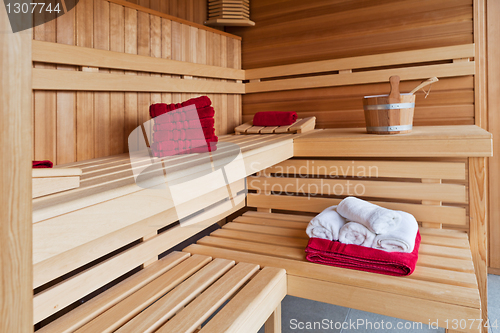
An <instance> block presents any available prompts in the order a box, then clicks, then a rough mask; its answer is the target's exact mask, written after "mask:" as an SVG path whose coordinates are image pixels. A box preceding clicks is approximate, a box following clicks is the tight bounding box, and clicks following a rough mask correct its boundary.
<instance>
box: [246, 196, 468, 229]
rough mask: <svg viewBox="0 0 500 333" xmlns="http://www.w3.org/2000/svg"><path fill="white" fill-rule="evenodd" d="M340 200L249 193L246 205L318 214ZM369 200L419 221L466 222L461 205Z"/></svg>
mask: <svg viewBox="0 0 500 333" xmlns="http://www.w3.org/2000/svg"><path fill="white" fill-rule="evenodd" d="M340 201H341V199H331V198H320V197H299V196H285V195H269V194H267V195H266V194H262V193H261V194H253V193H249V194H248V198H247V205H248V206H249V207H258V208H269V209H278V210H289V211H298V212H310V213H316V214H318V213H320V212H321V211H322V210H323V209H325V208H327V207H330V206H332V205H337V204H338V203H339V202H340ZM371 202H373V203H375V204H377V205H380V206H382V207H386V208H389V209H394V210H402V211H406V212H408V213H410V214H413V215H414V216H415V218H416V219H417V221H419V222H435V223H443V224H450V225H457V226H465V225H466V223H467V215H466V209H465V208H463V207H454V206H425V205H419V204H412V203H399V202H385V201H373V200H372V201H371Z"/></svg>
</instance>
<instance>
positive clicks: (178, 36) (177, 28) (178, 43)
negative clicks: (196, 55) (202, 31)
mask: <svg viewBox="0 0 500 333" xmlns="http://www.w3.org/2000/svg"><path fill="white" fill-rule="evenodd" d="M174 2H176V1H171V2H170V4H171V6H172V3H174ZM182 39H183V38H182V24H181V23H179V22H175V21H172V60H182ZM172 77H173V78H176V77H177V78H178V77H179V76H177V75H172ZM180 102H182V95H181V94H179V93H172V103H180Z"/></svg>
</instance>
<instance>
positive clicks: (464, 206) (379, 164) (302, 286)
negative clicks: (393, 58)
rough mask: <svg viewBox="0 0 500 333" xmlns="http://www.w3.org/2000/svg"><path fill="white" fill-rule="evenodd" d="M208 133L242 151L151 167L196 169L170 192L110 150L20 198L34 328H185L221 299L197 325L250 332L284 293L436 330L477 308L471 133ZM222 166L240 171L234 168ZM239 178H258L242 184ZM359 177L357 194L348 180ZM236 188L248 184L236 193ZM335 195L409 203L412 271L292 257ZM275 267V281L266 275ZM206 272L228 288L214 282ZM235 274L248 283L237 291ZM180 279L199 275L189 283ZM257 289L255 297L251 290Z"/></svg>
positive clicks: (486, 142) (274, 310)
mask: <svg viewBox="0 0 500 333" xmlns="http://www.w3.org/2000/svg"><path fill="white" fill-rule="evenodd" d="M457 131H458V133H457ZM221 143H227V144H229V143H233V144H235V145H236V146H238V147H239V148H238V149H239V152H240V153H239V155H238V156H240V155H241V159H235V158H234V157H228V156H229V155H231V154H230V152H232V151H233V148H234V146H232V145H224V144H220V150H218V155H214V156H213V158H212V159H210V162H209V163H208V164H204V162H203V160H204V158H203V156H202V155H190V156H176V157H174V158H173V159H172V160H170V161H169V163H164V162H165V161H162V163H163V164H162V167H161V168H160V170H161V171H162V172H165V173H167V174H168V175H169V177H170V178H168V177H167V179H169V180H172V181H173V183H176V182H181V181H185V180H192V178H190V177H188V176H190V175H196V176H199V177H209V178H206V179H205V178H200V179H202V181H201V182H199V181H198V182H194V183H189V182H188V183H187V184H191V187H188V185H186V188H185V190H186V191H184V192H182V193H181V194H182V195H181V196H180V199H179V198H177V199H178V200H177V201H175V199H176V198H174V196H173V195H172V193H170V192H169V191H168V190H166V189H163V190H162V189H161V187H158V186H157V185H158V184H156V183H153V184H152V185H151V188H143V187H140V186H138V185H137V184H136V183H135V181H134V179H135V178H134V172H133V169H134V168H136V167H138V168H143V167H144V163H145V164H146V165H147V164H148V163H150V162H151V159H150V158H149V156H148V157H145V159H144V160H140V161H135V162H137V164H136V163H132V164H131V163H130V160H129V158H128V156H126V155H120V156H112V157H106V158H101V159H96V160H91V161H82V162H78V163H73V164H69V165H67V166H66V167H79V168H81V169H82V171H83V174H82V177H81V186H80V187H79V188H78V189H74V190H70V191H67V192H64V193H58V194H53V195H49V196H46V197H41V198H37V199H35V200H34V201H33V207H34V225H33V251H34V252H33V258H34V279H33V281H34V285H33V287H34V289H35V296H34V323H35V324H36V327H37V328H38V327H41V329H40V331H41V332H73V331H75V330H76V331H80V332H83V331H89V332H96V331H104V332H106V331H113V330H116V329H120V330H121V331H127V330H128V329H131V330H132V331H134V330H135V331H137V329H138V330H139V331H142V330H144V331H154V330H155V329H157V328H162V327H164V326H163V325H166V326H165V327H170V325H174V324H175V323H176V322H180V321H182V324H183V325H187V326H183V327H182V328H179V330H180V331H189V332H191V331H195V330H196V329H197V328H198V327H199V325H200V323H202V322H204V321H205V320H206V319H207V318H208V317H209V316H210V315H211V314H212V313H214V312H215V310H216V309H217V307H218V306H219V305H220V304H222V303H224V302H225V301H227V300H228V299H229V298H231V296H233V295H234V297H233V298H232V300H231V301H229V303H228V304H226V306H225V307H224V308H223V309H222V310H221V311H220V312H219V314H217V315H216V316H215V317H214V318H212V320H211V321H210V322H209V323H208V324H206V326H204V327H203V328H202V332H206V331H210V332H221V331H234V332H240V331H242V330H243V328H242V327H245V329H244V331H249V332H252V331H256V330H258V329H259V327H260V325H261V324H262V323H263V322H264V321H265V320H266V318H268V317H269V319H268V321H267V327H268V328H269V330H270V331H271V332H273V331H275V332H278V331H279V327H280V324H279V317H280V316H279V311H280V310H279V302H280V301H281V298H283V296H284V295H285V294H286V293H287V294H289V295H294V296H299V297H304V298H309V299H313V300H318V301H322V302H327V303H333V304H338V305H342V306H347V307H352V308H356V309H360V310H365V311H371V312H376V313H380V314H384V315H389V316H394V317H398V318H402V319H408V320H413V321H422V322H424V323H428V321H429V320H431V321H432V322H435V321H436V320H439V325H441V326H443V325H445V324H446V322H445V321H444V320H446V319H448V320H449V323H451V320H453V319H467V320H470V319H480V318H481V316H484V315H485V314H486V312H485V307H484V304H486V303H485V302H486V298H485V296H484V295H483V293H484V291H485V287H486V275H485V270H486V269H485V262H484V260H483V259H484V258H482V254H481V253H484V252H483V251H485V248H484V244H482V241H481V239H485V238H484V235H485V225H484V221H485V220H484V217H482V215H481V214H482V213H481V212H484V205H485V204H484V201H483V200H482V199H481V195H484V187H483V186H484V185H482V184H483V183H482V182H483V181H484V179H483V178H482V175H483V174H484V160H485V158H484V157H481V156H488V155H489V154H490V152H491V135H490V134H489V133H487V132H486V131H483V130H481V129H479V128H478V127H475V126H450V127H421V128H416V129H415V130H414V132H413V133H412V134H410V135H401V136H397V137H390V138H388V137H386V136H369V135H366V134H364V129H351V130H317V131H314V132H312V133H311V134H303V135H262V136H241V135H239V136H226V137H222V138H221ZM348 147H354V148H355V149H354V150H349V149H347V148H348ZM409 147H410V148H411V149H409ZM228 154H229V155H228ZM356 154H357V155H356ZM231 156H232V155H231ZM293 156H295V158H293V159H291V158H292V157H293ZM429 156H439V157H433V158H430V157H429ZM470 156H473V157H470ZM218 169H224V170H226V171H227V172H228V173H227V175H229V176H230V177H229V178H228V179H227V180H228V181H227V182H223V183H220V182H217V181H214V180H213V179H212V178H210V177H212V172H214V171H217V170H218ZM144 170H148V169H147V168H146V169H144ZM231 170H239V171H242V172H239V173H236V175H237V176H234V175H235V174H233V173H231V172H229V171H231ZM360 170H363V171H364V174H363V175H360V174H359V173H358V171H360ZM370 172H371V174H370ZM252 174H256V175H257V176H256V177H252V178H248V179H247V182H245V177H247V176H249V175H252ZM332 176H333V178H332ZM153 179H154V180H158V179H156V178H154V177H153ZM159 179H163V181H165V178H163V176H161V177H160V178H159ZM203 179H205V181H203ZM482 179H483V180H482ZM348 182H351V187H350V190H351V191H354V193H349V192H348V191H349V187H348V186H347V185H348ZM173 183H169V185H172V184H173ZM266 183H267V185H266ZM193 184H194V185H193ZM193 186H195V187H194V188H195V190H193ZM342 187H343V188H344V190H343V191H340V192H339V191H338V189H339V188H342ZM360 188H362V189H363V191H364V192H363V193H357V192H356V191H359V189H360ZM304 189H305V190H304ZM481 189H483V190H481ZM247 190H250V191H251V192H252V193H250V194H249V195H248V197H247V198H246V201H245V194H246V192H247ZM281 190H285V191H287V193H278V192H279V191H281ZM165 191H167V192H165ZM273 191H274V192H273ZM332 191H333V192H332ZM481 191H483V192H481ZM302 192H303V193H302ZM348 194H354V195H356V196H360V197H362V198H366V199H368V200H371V201H374V202H376V203H378V204H380V205H382V206H385V207H388V208H391V209H399V210H404V211H408V212H410V213H412V214H414V215H415V217H416V218H417V220H418V221H419V222H421V224H422V228H421V233H422V235H423V244H422V247H421V250H420V260H419V262H418V265H417V269H416V271H415V273H414V274H413V275H411V276H409V277H405V278H401V277H390V276H383V275H377V274H372V273H366V272H360V271H354V270H347V269H341V268H335V267H329V266H323V265H317V264H312V263H309V262H306V261H305V259H304V247H305V245H306V243H307V236H306V235H305V232H304V230H305V227H306V225H307V222H308V221H309V220H310V218H311V216H314V215H315V214H317V213H318V212H320V211H321V210H323V209H324V208H326V207H328V206H330V205H333V204H336V203H338V202H339V201H340V199H341V198H342V197H344V196H346V195H348ZM174 201H175V204H174ZM245 205H246V206H248V207H253V208H257V210H258V211H257V212H255V211H249V212H246V213H245V214H243V215H242V216H240V217H237V218H236V219H234V221H233V222H231V223H228V224H226V225H225V226H224V227H223V228H222V229H221V230H216V231H214V232H213V233H212V234H211V235H210V236H207V237H204V238H202V239H201V240H200V241H199V242H198V244H194V245H190V246H188V247H187V248H185V249H184V250H183V251H184V253H180V252H171V253H170V254H168V255H167V256H166V257H163V255H162V253H165V252H166V251H167V250H169V249H171V248H173V247H176V246H177V249H179V250H182V249H183V247H184V246H185V245H180V244H181V243H182V242H184V241H186V240H188V239H189V238H190V237H192V236H194V235H196V234H197V233H199V232H201V231H204V230H205V229H207V228H209V227H211V226H212V225H213V224H215V223H217V222H219V221H221V220H222V219H225V218H227V217H228V216H230V215H232V214H234V213H236V212H238V211H239V210H241V209H243V208H244V207H245ZM179 208H182V209H179ZM441 227H443V228H445V229H439V228H441ZM186 245H188V244H186ZM159 255H161V257H162V259H160V260H158V258H159ZM212 258H216V259H212ZM262 267H264V268H263V269H262V270H261V268H262ZM272 267H276V268H272ZM212 268H213V269H212ZM240 269H241V270H245V272H247V273H248V274H249V275H248V276H247V275H245V274H243V273H242V274H243V275H245V278H243V277H242V278H241V279H240V280H239V281H240V283H241V284H238V282H237V281H236V280H237V279H236V278H234V275H233V274H236V273H237V272H240ZM257 270H260V272H259V273H258V274H257V275H255V276H252V277H250V275H251V273H250V271H252V272H257ZM285 270H286V286H285V285H284V284H283V283H282V282H278V281H284V276H285V275H284V272H285ZM483 271H484V274H482V272H483ZM221 279H224V280H223V281H225V279H227V280H228V281H231V283H234V284H233V285H232V286H233V287H234V288H230V286H229V284H228V285H226V284H225V283H224V284H223V285H222V286H221V284H220V283H218V282H217V281H219V280H221ZM184 280H185V282H182V281H184ZM216 280H217V281H216ZM242 280H245V281H248V283H247V284H246V286H245V287H243V289H241V290H239V291H237V289H238V288H239V287H241V286H243V284H244V283H246V282H245V281H244V282H241V281H242ZM193 281H204V282H203V284H202V286H201V287H200V286H199V285H198V283H195V282H193ZM228 283H229V282H228ZM260 283H262V285H261V284H260ZM193 285H195V286H194V287H193ZM255 285H259V287H258V288H257V287H255V288H254V287H253V286H255ZM264 286H265V287H264ZM198 287H200V288H201V289H199V288H198ZM219 287H220V288H222V287H224V288H225V287H227V288H229V289H224V290H226V291H224V290H222V289H220V288H219ZM261 287H262V288H263V290H265V292H264V294H262V293H256V292H255V290H260V289H262V288H261ZM197 288H198V289H197ZM104 290H105V291H104ZM228 290H229V291H228ZM267 291H269V292H267ZM165 293H166V295H165ZM96 295H97V296H96ZM163 295H165V296H163ZM215 295H217V296H215ZM242 295H243V296H242ZM245 295H247V296H245ZM162 296H163V297H162ZM361 300H362V301H361ZM81 303H83V305H80V304H81ZM201 303H203V304H201ZM196 304H199V306H198V305H196ZM201 305H203V306H201ZM183 307H185V309H184V310H181V309H182V308H183ZM415 308H418V309H419V311H415ZM225 309H227V310H225ZM143 310H144V311H143ZM179 311H180V312H179ZM174 314H176V315H175V316H174ZM229 314H231V315H229ZM177 316H178V317H177ZM186 316H187V317H189V318H190V319H189V320H187V319H186V320H185V319H176V317H177V318H186ZM250 322H252V324H251V325H250V324H249V323H250ZM94 325H95V326H94ZM101 325H103V326H101ZM136 325H137V326H136ZM142 325H144V326H142ZM242 325H243V326H242ZM450 325H451V324H450ZM188 326H189V327H188ZM138 327H140V328H138ZM221 327H223V328H221ZM87 329H88V330H87ZM162 329H163V328H162ZM463 331H471V332H472V331H474V332H477V331H479V329H474V328H471V329H466V330H463Z"/></svg>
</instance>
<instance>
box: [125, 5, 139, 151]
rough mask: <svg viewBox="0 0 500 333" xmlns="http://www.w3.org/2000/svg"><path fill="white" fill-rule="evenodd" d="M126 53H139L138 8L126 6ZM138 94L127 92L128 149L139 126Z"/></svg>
mask: <svg viewBox="0 0 500 333" xmlns="http://www.w3.org/2000/svg"><path fill="white" fill-rule="evenodd" d="M125 53H130V54H137V10H135V9H131V8H125ZM125 75H137V72H133V71H126V72H125ZM137 110H138V95H137V93H135V92H127V93H125V109H124V112H125V115H124V122H125V123H124V131H125V132H124V134H125V135H124V138H123V139H124V143H123V144H124V146H125V149H126V151H128V145H129V143H128V136H129V135H130V133H131V132H132V131H133V130H134V129H135V128H136V127H137V126H139V116H138V111H137Z"/></svg>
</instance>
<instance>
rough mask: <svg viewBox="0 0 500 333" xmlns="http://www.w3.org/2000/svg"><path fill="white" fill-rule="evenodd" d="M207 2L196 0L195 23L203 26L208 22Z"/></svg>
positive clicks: (194, 7) (194, 6) (194, 8)
mask: <svg viewBox="0 0 500 333" xmlns="http://www.w3.org/2000/svg"><path fill="white" fill-rule="evenodd" d="M207 7H208V6H207V1H206V0H194V5H193V10H194V16H193V22H196V23H199V24H203V23H204V22H205V21H206V20H207Z"/></svg>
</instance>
